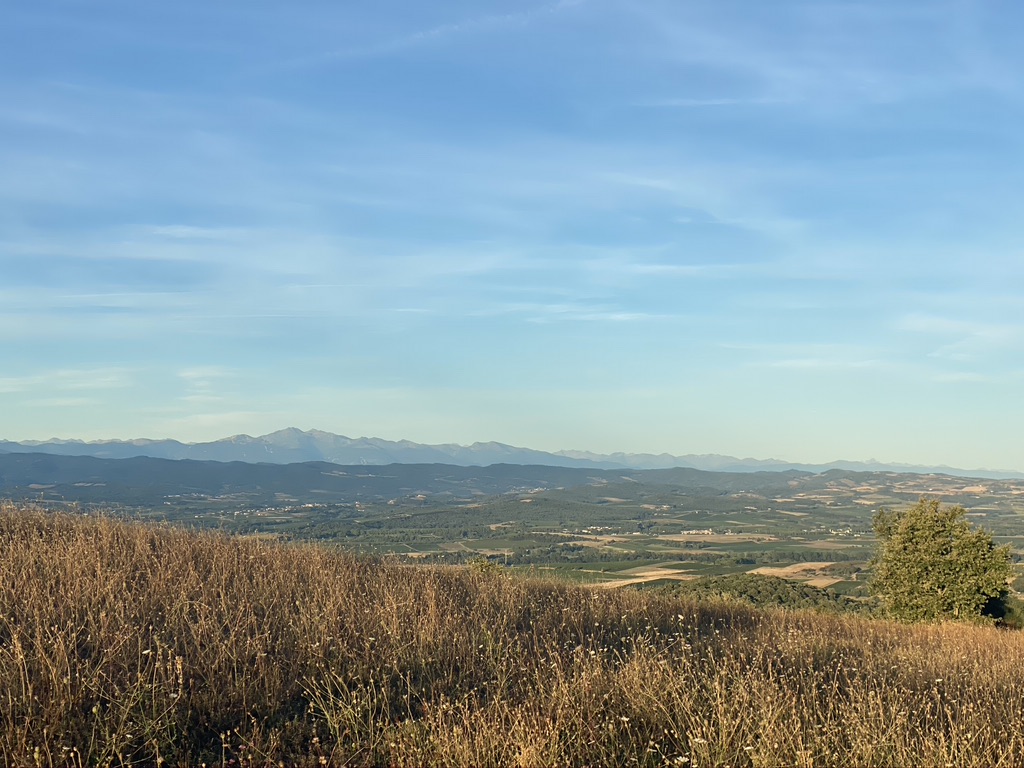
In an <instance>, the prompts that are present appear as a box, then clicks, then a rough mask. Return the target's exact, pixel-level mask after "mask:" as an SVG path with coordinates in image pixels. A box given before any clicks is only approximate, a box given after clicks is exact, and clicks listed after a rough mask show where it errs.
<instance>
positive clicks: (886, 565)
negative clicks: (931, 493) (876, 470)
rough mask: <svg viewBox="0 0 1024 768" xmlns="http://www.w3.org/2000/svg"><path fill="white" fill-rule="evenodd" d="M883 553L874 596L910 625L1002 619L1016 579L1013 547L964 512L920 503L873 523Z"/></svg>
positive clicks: (926, 501) (877, 559)
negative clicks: (1004, 544) (1003, 603)
mask: <svg viewBox="0 0 1024 768" xmlns="http://www.w3.org/2000/svg"><path fill="white" fill-rule="evenodd" d="M874 528H875V533H876V534H877V536H878V539H879V549H878V552H877V554H876V557H875V562H874V569H875V572H874V578H873V580H872V582H871V589H872V592H873V593H874V594H876V595H878V596H880V597H881V598H882V601H883V602H884V603H885V605H886V607H887V609H888V611H889V613H890V614H891V615H892V616H894V617H896V618H898V619H902V620H905V621H934V620H938V619H955V620H959V621H970V622H985V621H990V620H991V619H992V618H993V617H994V616H997V615H999V612H1000V611H999V607H1000V603H1001V601H1002V599H1003V598H1004V597H1005V595H1006V594H1007V580H1008V579H1009V578H1010V575H1011V566H1010V551H1009V548H1008V547H997V546H995V544H994V543H993V541H992V536H991V534H989V533H988V532H987V531H984V530H982V529H980V528H976V527H974V526H973V525H971V523H970V522H969V521H968V520H967V519H966V511H965V510H964V508H963V507H961V506H951V507H945V508H943V507H941V506H940V505H939V502H938V501H937V500H935V499H921V500H920V501H919V502H918V503H917V504H915V505H914V506H913V507H911V508H910V509H907V510H899V511H892V510H881V511H879V512H878V513H877V514H876V515H875V518H874Z"/></svg>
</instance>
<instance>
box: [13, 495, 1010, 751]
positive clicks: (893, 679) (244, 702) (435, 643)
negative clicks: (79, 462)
mask: <svg viewBox="0 0 1024 768" xmlns="http://www.w3.org/2000/svg"><path fill="white" fill-rule="evenodd" d="M0 606H2V611H0V690H2V691H4V692H5V701H4V706H3V707H0V753H2V755H3V762H4V763H5V764H9V765H32V764H35V765H56V764H61V765H63V764H76V765H78V764H84V765H110V764H118V765H130V764H158V763H159V762H160V761H161V760H163V761H166V763H167V764H171V765H174V764H186V763H187V764H190V765H197V764H199V763H201V762H206V763H208V764H227V763H228V762H229V761H232V760H233V761H235V764H241V765H270V764H277V762H278V761H285V762H288V763H298V764H310V765H318V764H332V765H341V764H355V765H422V764H449V765H521V766H537V765H598V764H599V765H623V766H625V765H719V764H726V765H810V764H814V765H873V766H882V765H894V766H905V765H912V764H914V765H920V764H928V765H947V764H955V765H992V766H994V765H1006V766H1010V765H1019V764H1021V763H1022V762H1024V700H1022V699H1021V697H1020V695H1019V681H1018V673H1019V670H1020V668H1021V665H1022V664H1024V635H1021V634H1020V633H1011V632H999V631H996V630H992V629H979V628H971V627H964V626H953V625H931V626H912V627H911V626H899V625H894V624H890V623H885V622H878V621H868V620H863V619H843V618H839V617H834V616H823V615H816V614H812V613H806V612H797V613H784V612H774V613H768V612H759V611H757V610H754V609H751V608H747V607H743V606H741V605H738V604H729V603H722V602H707V603H702V602H695V601H688V600H681V599H671V598H667V597H659V596H652V595H645V594H641V593H637V592H630V591H628V590H623V591H618V592H611V593H609V592H599V591H596V590H588V589H584V588H578V587H569V586H565V585H559V584H554V583H550V582H544V581H536V580H528V579H517V578H511V577H508V576H505V575H503V574H502V573H500V572H498V571H495V570H490V569H482V570H479V571H474V570H472V569H453V568H447V569H445V568H426V567H413V566H402V565H398V564H396V563H394V562H390V561H374V560H366V559H358V558H354V557H352V556H349V555H343V554H339V553H337V552H332V551H329V550H327V549H323V548H317V547H314V546H305V545H304V546H298V545H275V544H270V543H268V542H266V541H262V540H255V539H239V538H228V537H224V536H219V535H211V534H195V533H189V532H186V531H184V530H179V529H173V528H166V527H145V526H142V525H137V524H127V523H121V522H116V521H114V520H111V519H105V518H91V519H90V518H81V517H70V516H65V515H48V514H45V513H42V512H40V511H37V510H33V509H29V508H20V507H15V506H12V505H9V504H8V505H3V506H2V507H0Z"/></svg>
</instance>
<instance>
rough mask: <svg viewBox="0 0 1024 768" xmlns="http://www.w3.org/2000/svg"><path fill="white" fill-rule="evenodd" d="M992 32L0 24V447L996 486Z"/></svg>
mask: <svg viewBox="0 0 1024 768" xmlns="http://www.w3.org/2000/svg"><path fill="white" fill-rule="evenodd" d="M1021 22H1024V8H1021V7H1019V6H1017V5H1014V4H1011V3H1007V2H1002V1H1000V2H995V3H986V4H981V3H973V2H958V1H957V2H949V3H934V4H921V3H916V2H909V1H908V0H907V1H905V0H896V1H895V2H889V1H883V0H868V1H867V2H862V3H854V4H851V3H847V2H829V1H828V0H825V1H824V2H820V3H812V4H808V3H803V2H795V0H793V1H791V0H781V1H780V2H777V3H771V4H765V3H761V2H757V1H756V0H716V1H715V2H711V1H710V0H699V1H698V2H693V3H686V4H682V5H681V4H677V3H670V2H667V1H665V0H650V1H649V2H648V1H647V0H644V1H643V2H624V1H622V0H537V1H536V2H529V3H523V2H510V1H506V0H501V1H499V0H485V1H484V2H478V1H474V2H467V1H466V0H445V1H444V2H440V3H432V4H426V5H424V4H422V3H412V2H409V0H386V1H385V2H382V3H377V4H372V5H363V6H349V5H344V4H340V5H339V4H330V3H314V4H309V5H306V6H303V7H296V6H295V5H294V4H285V3H281V2H279V1H277V0H260V1H258V2H255V3H253V2H246V3H242V2H239V0H226V1H225V2H222V3H216V4H210V3H199V2H195V0H183V2H180V3H176V4H173V5H159V6H153V5H149V4H133V3H125V2H123V0H101V2H97V3H91V4H88V5H80V4H79V5H74V4H72V5H68V4H64V5H60V6H48V5H45V4H20V5H18V6H16V7H11V8H9V9H7V10H6V12H5V23H4V25H3V26H2V28H0V64H2V65H3V66H0V72H2V73H3V74H2V75H0V167H2V168H3V169H4V171H3V173H0V360H3V362H4V364H3V366H2V369H0V414H3V415H2V417H0V437H4V438H7V439H11V440H26V439H36V440H46V439H49V438H51V437H53V436H59V437H62V438H65V439H85V440H92V439H112V438H111V436H112V435H125V436H126V437H125V439H130V438H134V437H140V436H149V437H151V438H152V439H160V438H162V437H168V438H173V439H178V440H182V441H184V442H201V441H209V440H216V439H220V438H222V437H224V436H226V435H230V434H238V433H248V434H252V435H257V434H265V433H269V432H272V431H275V430H277V429H281V428H284V427H287V426H291V425H300V426H301V425H305V426H307V427H308V426H310V425H315V426H316V427H317V428H319V429H322V430H325V431H330V432H335V433H341V434H346V435H353V434H357V435H358V434H363V435H369V436H374V437H381V438H384V439H390V440H398V439H408V440H413V441H416V442H422V443H432V444H438V443H459V444H463V445H468V444H471V443H473V442H477V441H481V442H486V441H497V442H502V443H506V444H509V445H516V446H525V447H529V448H535V449H538V450H547V451H556V450H587V451H594V452H600V453H613V452H616V451H622V452H632V453H655V454H657V453H670V454H673V455H685V454H722V455H728V456H737V457H756V458H765V459H767V458H780V457H781V460H785V461H791V462H799V463H811V464H813V463H819V464H820V463H827V462H830V461H835V460H851V461H867V460H869V457H873V458H874V459H876V460H878V461H880V462H887V463H905V464H916V465H936V466H937V465H945V466H950V467H963V468H995V469H1007V470H1010V469H1016V470H1024V444H1022V442H1021V441H1020V439H1019V435H1020V434H1022V433H1024V409H1022V408H1021V407H1020V405H1019V400H1020V392H1021V385H1022V384H1024V259H1022V258H1021V254H1020V251H1021V243H1022V242H1024V220H1022V219H1021V216H1020V211H1021V210H1022V208H1024V206H1022V203H1024V200H1022V197H1024V194H1022V185H1021V182H1020V179H1021V178H1022V177H1024V173H1022V171H1024V167H1022V166H1024V153H1022V151H1021V144H1022V142H1024V137H1022V136H1021V134H1020V131H1019V129H1018V126H1019V124H1020V119H1021V117H1022V115H1024V92H1022V88H1021V75H1022V73H1024V53H1022V52H1021V51H1020V46H1019V45H1018V41H1017V39H1016V38H1017V36H1016V34H1015V32H1016V30H1018V29H1019V28H1020V24H1021Z"/></svg>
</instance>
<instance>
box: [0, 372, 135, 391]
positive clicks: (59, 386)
mask: <svg viewBox="0 0 1024 768" xmlns="http://www.w3.org/2000/svg"><path fill="white" fill-rule="evenodd" d="M133 384H134V376H133V372H132V370H130V369H127V368H75V369H55V370H49V371H44V372H41V373H34V374H27V375H24V376H7V377H4V378H0V394H17V393H23V392H36V393H38V392H46V391H58V392H61V391H76V390H106V389H123V388H126V387H130V386H132V385H133Z"/></svg>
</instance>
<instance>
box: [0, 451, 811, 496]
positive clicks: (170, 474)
mask: <svg viewBox="0 0 1024 768" xmlns="http://www.w3.org/2000/svg"><path fill="white" fill-rule="evenodd" d="M805 476H807V473H801V472H753V473H746V472H742V473H741V472H737V473H728V472H705V471H702V470H696V469H666V470H625V471H624V470H600V469H579V468H571V467H551V466H528V465H520V464H493V465H491V466H488V467H460V466H453V465H448V464H390V465H386V466H362V465H360V466H341V465H337V464H328V463H325V462H302V463H297V464H251V463H244V462H217V461H192V460H187V459H186V460H171V459H152V458H148V457H137V458H131V459H97V458H93V457H90V456H55V455H52V454H41V453H35V454H34V453H7V454H0V497H5V498H10V499H24V498H39V497H40V496H43V497H45V498H61V499H64V500H66V501H97V502H120V503H127V504H147V505H148V504H160V503H161V501H162V499H164V498H165V497H168V496H173V495H187V494H198V495H204V496H214V495H230V494H244V495H246V496H247V497H248V498H249V499H250V501H252V502H253V503H262V504H268V503H274V502H275V501H276V500H278V499H280V498H281V497H287V498H288V499H289V500H290V501H313V502H338V501H347V502H351V501H360V500H363V501H380V500H387V499H389V498H393V497H396V496H408V495H410V494H416V493H422V494H427V495H430V496H436V495H439V494H443V495H448V496H450V497H451V498H453V499H472V498H473V497H475V496H491V495H495V494H501V493H508V492H512V491H524V490H532V489H537V488H543V489H549V488H572V487H577V486H582V485H593V484H603V483H608V484H616V483H623V482H634V483H642V484H653V485H681V486H686V487H692V488H704V489H708V490H710V491H712V492H714V491H718V492H728V491H743V490H751V491H753V490H759V491H766V490H770V489H779V490H782V489H785V488H787V487H788V483H789V481H791V480H793V479H794V478H798V477H805Z"/></svg>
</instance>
